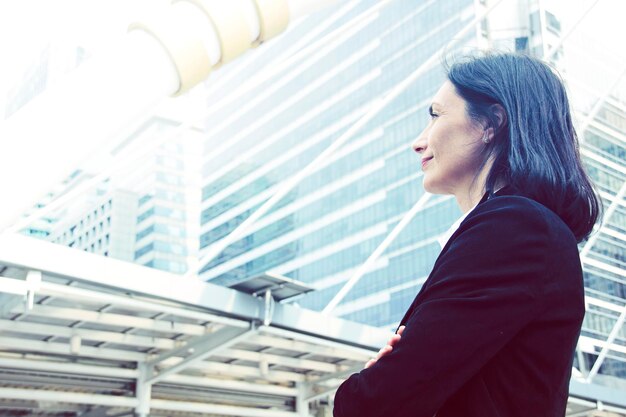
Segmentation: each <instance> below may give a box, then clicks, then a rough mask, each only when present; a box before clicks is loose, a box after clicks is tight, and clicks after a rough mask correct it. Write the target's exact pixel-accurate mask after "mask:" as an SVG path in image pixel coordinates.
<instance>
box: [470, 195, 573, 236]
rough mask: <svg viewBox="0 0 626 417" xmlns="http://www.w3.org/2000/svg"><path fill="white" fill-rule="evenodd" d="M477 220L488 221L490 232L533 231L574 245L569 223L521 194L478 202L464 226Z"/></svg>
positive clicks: (487, 228) (508, 233) (510, 233)
mask: <svg viewBox="0 0 626 417" xmlns="http://www.w3.org/2000/svg"><path fill="white" fill-rule="evenodd" d="M477 222H481V223H482V222H488V223H489V227H486V228H481V229H482V230H491V231H493V233H505V234H507V235H508V236H509V237H511V236H512V234H513V233H522V234H528V233H536V234H539V235H543V236H544V237H545V239H547V240H548V241H551V242H552V243H553V244H556V245H558V246H561V245H562V244H567V245H569V246H571V245H573V246H576V245H577V243H576V238H575V237H574V234H573V233H572V231H571V230H570V229H569V227H568V226H567V225H566V224H565V222H563V220H561V218H560V217H559V216H558V215H557V214H556V213H555V212H553V211H552V210H550V209H549V208H547V207H546V206H544V205H543V204H541V203H538V202H537V201H535V200H533V199H530V198H527V197H524V196H521V195H503V196H496V197H493V198H490V199H488V200H486V201H484V202H482V203H480V204H479V205H478V206H477V207H476V208H475V209H474V210H473V211H472V213H470V215H468V216H467V218H466V219H465V221H464V222H463V223H465V224H462V226H464V229H467V228H468V227H470V228H471V226H472V225H473V224H476V223H477Z"/></svg>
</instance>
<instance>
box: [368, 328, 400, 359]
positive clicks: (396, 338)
mask: <svg viewBox="0 0 626 417" xmlns="http://www.w3.org/2000/svg"><path fill="white" fill-rule="evenodd" d="M405 327H406V326H400V327H399V328H398V332H397V333H396V334H394V335H393V336H391V338H390V339H389V342H387V344H386V345H385V346H384V347H383V348H382V349H380V350H379V351H378V354H377V355H376V357H375V358H373V359H370V360H369V361H367V363H366V364H365V369H367V368H369V367H370V366H372V365H374V364H375V363H376V362H378V360H379V359H380V358H382V357H383V356H385V355H387V354H388V353H389V352H391V351H392V350H393V347H394V346H395V345H396V343H398V342H399V341H400V339H401V338H402V332H403V331H404V328H405Z"/></svg>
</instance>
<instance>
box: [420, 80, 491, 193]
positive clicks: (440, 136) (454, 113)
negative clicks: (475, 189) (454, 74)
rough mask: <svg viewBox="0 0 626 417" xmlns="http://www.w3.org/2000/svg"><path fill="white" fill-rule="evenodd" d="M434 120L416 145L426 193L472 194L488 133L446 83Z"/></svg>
mask: <svg viewBox="0 0 626 417" xmlns="http://www.w3.org/2000/svg"><path fill="white" fill-rule="evenodd" d="M430 113H431V120H430V122H429V123H428V125H427V126H426V128H425V129H424V131H423V132H422V133H421V134H420V135H419V137H418V138H417V140H416V141H415V142H414V143H413V145H412V147H413V149H414V150H415V151H416V152H417V153H419V154H421V156H422V170H423V171H424V189H425V190H426V191H428V192H431V193H434V194H453V195H456V196H457V197H459V196H461V195H464V194H462V193H466V194H467V193H469V192H470V187H472V186H473V185H474V182H475V178H476V174H477V172H478V169H479V168H480V166H481V163H482V161H483V156H482V153H483V151H484V149H485V143H484V142H483V140H482V139H483V135H484V133H485V130H484V128H483V127H482V126H480V125H479V124H478V123H476V122H474V121H472V120H471V119H470V118H469V116H468V115H467V112H466V110H465V100H463V99H462V98H461V96H459V95H458V94H457V93H456V90H455V88H454V85H453V84H452V83H451V82H450V81H446V82H445V83H444V84H443V85H442V86H441V88H440V89H439V91H437V93H436V94H435V97H434V98H433V101H432V106H431V109H430Z"/></svg>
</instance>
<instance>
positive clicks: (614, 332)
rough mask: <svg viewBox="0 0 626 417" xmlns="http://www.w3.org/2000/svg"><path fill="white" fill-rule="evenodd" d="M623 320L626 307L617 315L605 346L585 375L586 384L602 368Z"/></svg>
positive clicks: (625, 317) (625, 316)
mask: <svg viewBox="0 0 626 417" xmlns="http://www.w3.org/2000/svg"><path fill="white" fill-rule="evenodd" d="M625 319H626V306H624V307H623V309H622V313H621V314H620V315H619V318H618V319H617V321H616V322H615V325H614V326H613V329H611V333H609V337H607V339H606V344H605V345H604V347H603V348H602V350H601V351H600V354H599V355H598V358H597V359H596V361H595V362H594V364H593V367H592V368H591V371H589V375H587V378H585V381H586V382H587V383H590V382H591V380H592V379H593V378H594V377H595V376H596V374H597V373H598V371H599V370H600V367H601V366H602V363H603V362H604V359H605V358H606V355H607V354H608V353H609V350H610V349H611V345H612V344H613V341H614V340H615V338H616V337H617V335H618V334H619V332H620V330H621V329H622V326H623V325H624V320H625Z"/></svg>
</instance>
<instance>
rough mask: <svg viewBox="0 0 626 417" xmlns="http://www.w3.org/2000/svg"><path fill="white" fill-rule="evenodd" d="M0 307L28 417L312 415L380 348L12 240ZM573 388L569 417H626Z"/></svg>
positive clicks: (370, 337) (4, 340)
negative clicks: (599, 412)
mask: <svg viewBox="0 0 626 417" xmlns="http://www.w3.org/2000/svg"><path fill="white" fill-rule="evenodd" d="M33 277H34V278H33ZM38 277H40V279H41V280H40V281H39V280H38ZM29 294H32V300H33V302H32V304H29V302H28V300H29ZM0 295H2V296H4V297H6V298H8V299H13V298H15V299H16V300H18V301H19V302H17V303H11V307H10V308H6V309H4V311H3V313H2V317H0V332H1V333H0V381H2V382H0V402H2V403H3V406H4V407H5V408H6V407H8V408H9V409H11V406H15V407H16V408H24V407H27V408H28V407H31V408H32V410H33V411H35V410H37V412H38V413H43V412H44V411H46V410H52V409H53V410H57V411H58V410H66V411H68V410H74V411H76V410H78V411H80V412H82V413H84V415H85V416H104V415H106V413H117V414H119V415H132V414H134V415H137V416H148V415H151V416H161V415H163V416H164V415H167V413H168V412H172V411H176V412H179V413H184V414H188V415H194V414H202V413H212V414H216V415H221V416H253V417H254V416H261V417H265V416H267V417H270V416H272V417H288V416H289V417H291V416H293V417H295V416H309V415H312V414H311V413H313V412H314V411H315V409H319V408H321V407H332V400H331V398H332V396H333V393H334V391H335V389H336V388H337V386H338V385H339V383H340V382H341V381H342V380H343V379H345V378H346V377H347V376H348V375H350V374H351V373H352V372H357V371H359V370H360V369H361V368H362V366H363V363H364V362H365V361H366V360H367V359H368V358H370V357H371V356H373V355H374V354H375V352H376V351H377V350H378V348H379V347H380V346H381V345H383V344H384V343H385V341H386V340H387V338H388V336H389V335H390V333H389V332H387V331H384V330H381V329H377V328H372V327H369V326H365V325H361V324H357V323H352V322H349V321H346V320H342V319H339V318H336V317H329V316H327V315H324V314H322V313H319V312H313V311H308V310H304V309H300V308H297V307H294V306H291V305H287V304H282V303H277V304H276V306H275V309H274V312H273V316H272V320H271V324H269V325H264V324H263V322H264V321H265V317H264V315H265V308H264V304H265V302H264V300H263V299H262V298H256V297H253V296H250V295H248V294H244V293H240V292H237V291H235V290H232V289H228V288H223V287H219V286H216V285H212V284H210V283H200V282H198V281H196V280H186V281H185V280H181V277H180V276H178V275H174V274H169V273H165V272H161V271H157V270H153V269H150V268H145V267H140V266H137V265H134V264H130V263H125V262H121V261H117V260H114V259H109V258H102V257H99V256H97V255H93V254H90V253H86V252H82V251H77V250H74V249H70V248H67V247H63V246H59V245H54V244H51V243H48V242H43V241H39V240H36V239H33V238H29V237H25V236H20V235H9V234H4V235H0ZM588 303H591V304H594V305H597V306H599V307H603V308H608V307H610V308H612V309H613V310H615V309H618V308H619V306H616V305H609V304H610V303H607V302H606V301H602V300H596V299H588ZM104 307H106V308H104ZM155 312H160V314H159V315H156V314H155ZM77 323H80V326H79V327H77V326H76V324H77ZM76 340H78V342H76ZM588 342H589V341H587V343H588ZM591 342H592V343H594V342H600V341H591ZM616 348H617V349H619V346H616ZM61 381H62V383H61ZM570 389H571V398H570V403H569V405H570V407H569V408H570V410H571V413H570V414H569V415H577V414H575V413H578V412H582V410H587V409H598V407H603V409H605V410H612V411H614V412H619V413H621V415H624V416H626V398H623V395H622V394H623V392H621V391H618V390H616V389H612V388H608V387H604V386H602V385H599V384H596V383H589V382H588V381H585V380H584V378H579V379H573V380H572V382H571V385H570ZM199 393H200V394H199ZM33 401H37V403H33ZM41 404H43V405H41ZM585 407H587V408H585ZM43 415H54V413H53V412H52V411H49V414H43ZM618 415H620V414H618Z"/></svg>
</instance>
